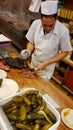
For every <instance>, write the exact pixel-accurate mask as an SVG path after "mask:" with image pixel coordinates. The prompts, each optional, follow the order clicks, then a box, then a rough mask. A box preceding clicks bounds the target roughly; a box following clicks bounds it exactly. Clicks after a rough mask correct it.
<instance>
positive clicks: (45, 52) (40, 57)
mask: <svg viewBox="0 0 73 130" xmlns="http://www.w3.org/2000/svg"><path fill="white" fill-rule="evenodd" d="M26 38H27V39H28V40H29V41H30V42H31V43H33V44H35V50H34V52H33V54H32V60H31V67H35V66H36V65H37V64H39V63H41V62H44V61H46V60H49V59H51V58H52V57H54V56H55V55H56V54H57V53H58V52H59V50H61V51H62V52H64V51H70V50H72V47H71V44H70V36H69V31H68V29H67V28H66V27H65V26H64V25H63V24H62V23H60V22H59V21H58V20H57V21H56V24H55V27H54V29H53V30H52V31H51V32H49V33H47V34H46V35H45V34H44V31H43V27H42V23H41V20H40V19H39V20H35V21H34V22H33V24H32V25H31V27H30V28H29V31H28V33H27V34H26ZM54 69H55V63H53V64H51V65H48V66H47V67H45V69H44V70H41V71H38V73H39V74H40V75H41V76H42V77H43V78H44V79H45V80H46V81H48V80H49V79H50V78H51V77H52V75H53V72H54Z"/></svg>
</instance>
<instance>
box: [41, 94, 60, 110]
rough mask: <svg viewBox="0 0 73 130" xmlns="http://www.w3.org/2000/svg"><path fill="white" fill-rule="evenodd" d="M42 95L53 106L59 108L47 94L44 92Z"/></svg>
mask: <svg viewBox="0 0 73 130" xmlns="http://www.w3.org/2000/svg"><path fill="white" fill-rule="evenodd" d="M43 96H44V97H45V98H46V100H47V101H48V102H50V104H52V106H53V107H54V108H60V106H59V105H58V104H57V103H56V102H55V101H54V100H53V99H52V98H51V97H50V96H49V95H48V94H44V95H43Z"/></svg>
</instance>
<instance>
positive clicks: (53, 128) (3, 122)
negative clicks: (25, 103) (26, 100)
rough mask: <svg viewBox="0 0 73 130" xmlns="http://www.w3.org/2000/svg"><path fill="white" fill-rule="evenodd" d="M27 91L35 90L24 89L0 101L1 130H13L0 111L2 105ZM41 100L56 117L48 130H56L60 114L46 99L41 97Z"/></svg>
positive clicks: (0, 110)
mask: <svg viewBox="0 0 73 130" xmlns="http://www.w3.org/2000/svg"><path fill="white" fill-rule="evenodd" d="M28 90H36V89H34V88H25V89H23V90H22V91H20V92H18V93H16V94H14V95H12V96H9V97H7V98H6V99H2V100H1V101H0V127H1V130H13V128H12V127H11V124H10V122H9V120H8V119H7V117H6V115H5V113H4V111H3V109H2V107H1V106H2V105H4V104H5V103H7V102H9V101H10V100H12V98H13V97H14V96H16V95H18V96H21V95H23V94H24V93H25V92H26V91H28ZM40 95H41V94H40ZM42 97H43V100H44V101H45V102H46V104H47V108H49V109H50V110H51V112H52V113H53V114H54V115H55V116H56V120H57V121H56V123H55V124H54V125H53V126H51V127H50V128H49V129H48V130H57V127H58V126H59V124H60V114H59V113H58V111H57V110H56V109H55V108H54V107H53V106H52V105H51V104H50V103H49V102H48V101H47V100H46V98H45V97H44V96H43V95H42Z"/></svg>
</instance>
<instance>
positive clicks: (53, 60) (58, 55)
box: [44, 51, 69, 66]
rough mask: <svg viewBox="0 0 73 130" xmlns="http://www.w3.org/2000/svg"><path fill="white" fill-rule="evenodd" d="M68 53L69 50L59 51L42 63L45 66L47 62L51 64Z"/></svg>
mask: <svg viewBox="0 0 73 130" xmlns="http://www.w3.org/2000/svg"><path fill="white" fill-rule="evenodd" d="M68 54H69V52H67V51H66V52H61V53H59V54H57V55H56V56H55V57H53V58H52V59H50V60H48V61H46V62H44V65H45V66H47V65H49V64H52V63H56V62H58V61H60V60H61V59H63V58H65V57H66V56H67V55H68Z"/></svg>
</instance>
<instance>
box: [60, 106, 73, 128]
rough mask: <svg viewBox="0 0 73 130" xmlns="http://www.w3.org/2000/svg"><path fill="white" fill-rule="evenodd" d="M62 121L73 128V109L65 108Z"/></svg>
mask: <svg viewBox="0 0 73 130" xmlns="http://www.w3.org/2000/svg"><path fill="white" fill-rule="evenodd" d="M61 117H62V121H63V122H64V123H65V125H67V126H68V127H69V128H70V129H72V130H73V109H70V108H65V109H63V110H62V112H61Z"/></svg>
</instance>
